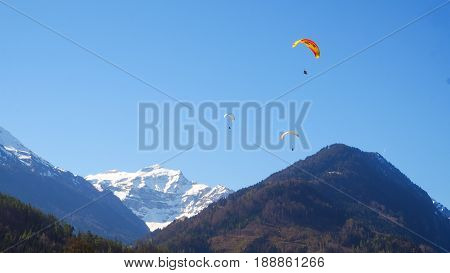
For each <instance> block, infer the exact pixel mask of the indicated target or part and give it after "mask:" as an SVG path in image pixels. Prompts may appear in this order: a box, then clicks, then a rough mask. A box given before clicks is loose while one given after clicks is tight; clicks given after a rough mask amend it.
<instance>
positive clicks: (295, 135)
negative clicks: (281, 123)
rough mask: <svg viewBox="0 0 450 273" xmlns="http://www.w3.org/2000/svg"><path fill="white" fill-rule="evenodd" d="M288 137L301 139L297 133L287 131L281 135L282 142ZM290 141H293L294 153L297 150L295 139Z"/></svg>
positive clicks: (292, 148)
mask: <svg viewBox="0 0 450 273" xmlns="http://www.w3.org/2000/svg"><path fill="white" fill-rule="evenodd" d="M287 136H291V137H294V138H295V137H298V138H300V135H299V133H297V132H296V131H293V130H289V131H285V132H283V133H281V135H280V140H284V139H285V138H286V137H287ZM290 141H291V150H292V151H293V150H294V148H295V145H294V139H291V140H290Z"/></svg>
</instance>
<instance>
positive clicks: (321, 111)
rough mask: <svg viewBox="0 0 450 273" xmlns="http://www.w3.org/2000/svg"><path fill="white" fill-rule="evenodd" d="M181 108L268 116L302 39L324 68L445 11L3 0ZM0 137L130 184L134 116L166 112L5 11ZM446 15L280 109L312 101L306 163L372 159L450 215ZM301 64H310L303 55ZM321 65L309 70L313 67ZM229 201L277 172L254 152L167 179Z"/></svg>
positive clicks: (295, 64)
mask: <svg viewBox="0 0 450 273" xmlns="http://www.w3.org/2000/svg"><path fill="white" fill-rule="evenodd" d="M7 2H10V3H13V4H14V6H16V7H17V8H19V9H21V10H22V11H23V12H25V13H27V14H28V15H30V16H32V17H34V18H36V19H37V20H40V21H42V22H43V23H45V24H48V25H49V26H51V27H53V28H54V29H56V30H58V31H60V32H61V33H63V34H65V35H67V36H69V37H71V38H72V39H74V40H75V41H77V42H79V43H81V44H83V45H85V46H86V47H88V48H91V49H93V50H95V51H97V52H98V53H100V54H101V55H103V56H105V57H106V58H108V59H109V60H111V61H113V62H115V63H117V64H119V65H121V66H122V67H124V68H126V69H127V70H129V71H130V72H132V73H134V74H136V75H138V76H140V77H142V78H143V79H145V80H146V81H148V82H150V83H151V84H153V85H155V86H158V87H159V88H161V89H163V90H165V91H166V92H168V93H169V94H171V95H172V96H174V97H177V98H179V99H181V100H186V101H191V102H194V103H198V102H201V101H208V100H210V101H215V102H220V101H225V100H238V101H248V100H257V101H261V102H265V101H267V100H270V99H272V98H273V97H274V96H277V95H278V94H280V93H282V92H283V91H285V90H287V89H289V88H291V87H293V86H295V85H297V84H299V83H301V82H302V81H304V79H305V77H304V76H303V75H302V70H303V68H304V66H305V65H304V64H303V62H305V61H306V60H309V59H308V58H306V54H303V53H305V52H302V51H301V49H300V50H297V51H295V50H292V49H291V48H290V45H291V42H292V41H293V40H295V39H297V38H301V37H310V38H313V39H315V40H316V41H318V43H319V45H320V47H321V49H322V57H321V58H320V59H319V61H318V62H316V63H315V64H314V65H311V67H312V69H313V72H312V74H314V72H318V71H321V70H323V69H326V68H327V67H329V66H330V65H332V64H334V63H336V62H338V61H340V60H341V59H343V58H345V57H347V56H348V55H350V54H352V53H354V52H355V51H357V50H359V49H361V48H363V47H365V46H367V45H368V44H369V43H371V42H372V41H374V40H376V39H378V38H380V37H382V36H384V35H386V34H387V33H389V32H391V31H392V30H394V29H395V28H397V27H399V26H401V25H403V24H405V23H406V22H408V21H410V20H412V19H413V18H415V17H417V16H419V15H421V14H422V13H424V12H426V11H427V10H429V9H431V8H433V7H434V6H436V5H438V4H439V3H441V2H442V1H438V0H433V1H410V0H409V1H372V2H369V1H356V0H355V1H272V2H271V3H268V1H245V3H243V2H244V1H214V3H213V2H212V1H189V2H181V1H95V3H94V1H70V2H69V1H31V2H30V1H23V0H21V1H7ZM0 26H1V27H0V37H1V43H0V75H1V76H0V96H1V99H0V125H1V126H2V127H4V128H6V129H7V130H9V131H10V132H11V133H12V134H13V135H15V136H16V137H17V138H19V139H20V140H21V141H22V142H23V143H24V144H25V145H26V146H28V147H29V148H30V149H32V150H33V151H35V152H36V153H37V154H39V155H41V156H42V157H44V158H46V159H47V160H49V161H50V162H52V163H53V164H55V165H57V166H61V167H62V168H65V169H68V170H71V171H73V172H74V173H77V174H79V175H87V174H91V173H96V172H100V171H104V170H108V169H113V168H114V169H121V170H128V171H134V170H137V169H140V168H142V167H144V166H147V165H150V164H154V163H158V162H161V161H164V160H165V159H167V158H169V157H170V156H172V155H174V154H176V151H170V152H164V151H154V152H139V151H138V149H137V105H138V103H139V102H143V101H153V102H163V101H168V100H167V98H166V97H164V96H162V95H160V94H158V93H155V92H154V91H153V90H151V89H149V88H148V87H146V86H144V85H142V84H141V83H139V82H137V81H136V80H134V79H131V78H130V77H128V76H127V75H125V74H123V73H122V72H120V71H117V70H116V69H114V68H113V67H111V66H109V65H107V64H105V63H103V62H101V61H99V60H98V59H96V58H94V57H92V56H91V55H89V54H87V53H86V52H84V51H82V50H80V49H79V48H76V47H74V46H73V45H72V44H70V43H68V42H67V41H65V40H63V39H61V38H59V37H57V36H56V35H54V34H53V33H51V32H49V31H47V30H45V29H43V28H42V27H39V26H38V25H36V24H34V23H32V22H30V21H29V20H27V19H25V18H23V17H21V16H19V15H17V14H16V13H14V12H12V11H11V10H10V9H8V8H6V7H4V6H3V5H0ZM449 45H450V5H449V6H447V7H445V8H443V9H441V10H440V11H438V12H436V13H435V14H433V15H431V16H429V17H427V18H425V19H424V20H421V21H420V22H418V23H416V24H414V25H412V26H410V27H408V28H407V29H405V30H404V31H402V32H401V33H398V34H396V35H394V36H393V37H391V38H389V39H387V40H386V41H384V42H383V43H381V44H379V45H377V46H376V47H374V48H372V49H370V50H368V51H367V52H365V53H364V54H362V55H360V56H358V57H356V58H355V59H353V60H351V61H349V62H347V63H345V64H344V65H342V66H340V67H338V68H336V69H334V70H332V71H330V72H329V73H327V74H326V75H324V76H323V77H321V78H320V79H317V80H315V81H313V82H311V83H310V84H308V85H307V86H305V87H302V88H301V89H299V90H297V91H296V92H294V93H292V94H290V95H289V96H287V97H285V98H283V99H282V101H285V102H286V101H303V100H309V101H312V103H313V105H312V108H311V111H310V112H309V116H308V118H307V120H306V122H305V124H304V128H305V131H306V132H307V134H308V137H309V140H310V142H311V145H312V150H310V151H307V152H305V151H296V152H291V151H289V149H286V150H283V151H277V152H276V153H277V155H279V156H280V157H282V158H285V159H286V160H289V161H291V162H293V161H296V160H298V159H301V158H304V157H305V156H307V155H309V154H312V153H314V152H316V151H317V150H319V149H320V148H322V147H323V146H325V145H328V144H332V143H336V142H340V143H345V144H348V145H351V146H356V147H358V148H361V149H363V150H367V151H377V152H380V153H381V154H383V155H384V156H385V157H386V158H387V159H388V160H389V161H391V162H392V163H393V164H394V165H395V166H397V167H398V168H399V169H400V170H401V171H403V172H404V173H405V174H406V175H408V176H409V177H410V178H411V179H412V180H413V181H414V182H415V183H416V184H418V185H420V186H421V187H422V188H424V189H425V190H427V191H428V192H429V194H430V195H431V196H432V197H434V198H436V199H438V200H439V201H441V202H442V203H444V204H446V205H447V206H450V194H449V193H450V170H449V163H450V144H449V139H450V122H449V117H450V107H449V105H450V83H449V82H450V80H449V78H450V51H449ZM308 57H310V56H308ZM314 61H315V60H314ZM166 166H167V167H170V168H179V169H182V170H183V172H184V173H185V175H186V176H187V177H188V178H190V179H193V180H196V181H199V182H206V183H209V184H217V183H221V184H224V185H226V186H229V187H231V188H233V189H239V188H241V187H244V186H248V185H251V184H254V183H256V182H259V181H260V180H262V179H264V178H265V177H266V176H268V175H269V174H271V173H273V172H275V171H277V170H280V169H281V168H284V167H285V164H284V163H283V162H281V161H279V160H278V159H276V158H274V157H272V156H270V155H268V154H266V153H265V152H263V151H253V152H245V151H242V150H240V149H234V150H233V151H223V150H221V149H218V150H216V151H212V152H203V151H199V150H197V149H193V150H192V151H189V152H187V153H185V154H183V155H181V156H180V157H178V158H177V159H175V160H173V161H170V162H168V163H167V164H166Z"/></svg>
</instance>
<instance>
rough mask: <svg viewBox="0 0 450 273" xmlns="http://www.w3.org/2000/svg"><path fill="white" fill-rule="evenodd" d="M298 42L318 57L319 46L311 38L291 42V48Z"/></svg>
mask: <svg viewBox="0 0 450 273" xmlns="http://www.w3.org/2000/svg"><path fill="white" fill-rule="evenodd" d="M299 44H304V45H305V46H306V47H307V48H309V49H310V50H311V51H312V53H313V54H314V57H316V59H318V58H319V57H320V49H319V46H318V45H317V44H316V43H315V42H314V41H313V40H310V39H300V40H297V41H295V42H294V43H293V44H292V48H295V47H297V46H298V45H299Z"/></svg>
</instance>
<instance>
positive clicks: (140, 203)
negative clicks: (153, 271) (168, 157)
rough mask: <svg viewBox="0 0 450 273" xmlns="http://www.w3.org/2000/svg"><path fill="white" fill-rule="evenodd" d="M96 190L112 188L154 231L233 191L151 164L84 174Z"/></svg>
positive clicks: (194, 213) (196, 211) (195, 211)
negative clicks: (198, 181) (132, 169)
mask: <svg viewBox="0 0 450 273" xmlns="http://www.w3.org/2000/svg"><path fill="white" fill-rule="evenodd" d="M85 179H86V180H88V181H90V182H91V183H92V185H94V187H96V188H97V189H98V190H100V191H103V190H111V191H112V192H113V193H114V194H115V195H116V196H117V197H119V198H120V199H121V200H122V202H123V203H124V204H125V205H126V206H127V207H128V208H129V209H131V210H132V211H133V212H134V213H135V214H136V215H137V216H139V217H140V218H141V219H142V220H143V221H144V222H145V223H146V224H147V226H148V227H149V228H150V230H151V231H154V230H156V229H159V228H161V229H162V228H164V227H166V226H167V225H169V224H170V223H171V222H172V221H174V220H175V219H180V218H184V217H192V216H194V215H196V214H197V213H199V212H200V211H201V210H203V209H205V208H206V207H208V205H209V204H211V203H213V202H215V201H217V200H219V199H220V198H224V197H226V196H227V195H228V194H230V193H231V192H232V191H231V190H230V189H227V188H225V187H224V186H221V185H218V186H215V187H210V186H207V185H205V184H199V183H195V182H192V181H190V180H188V179H186V177H184V175H183V173H182V172H181V171H179V170H171V169H166V168H162V167H161V166H159V165H152V166H149V167H146V168H143V169H141V170H138V171H137V172H122V171H117V170H111V171H107V172H104V173H99V174H95V175H89V176H87V177H85Z"/></svg>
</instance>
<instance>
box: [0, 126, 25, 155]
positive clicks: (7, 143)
mask: <svg viewBox="0 0 450 273" xmlns="http://www.w3.org/2000/svg"><path fill="white" fill-rule="evenodd" d="M0 145H3V146H4V147H8V148H9V149H10V150H17V151H22V152H31V151H30V150H29V149H28V148H27V147H25V146H24V145H23V144H22V143H21V142H20V141H19V140H18V139H17V138H15V137H14V136H13V135H11V133H10V132H8V131H7V130H5V129H4V128H2V127H1V126H0Z"/></svg>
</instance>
